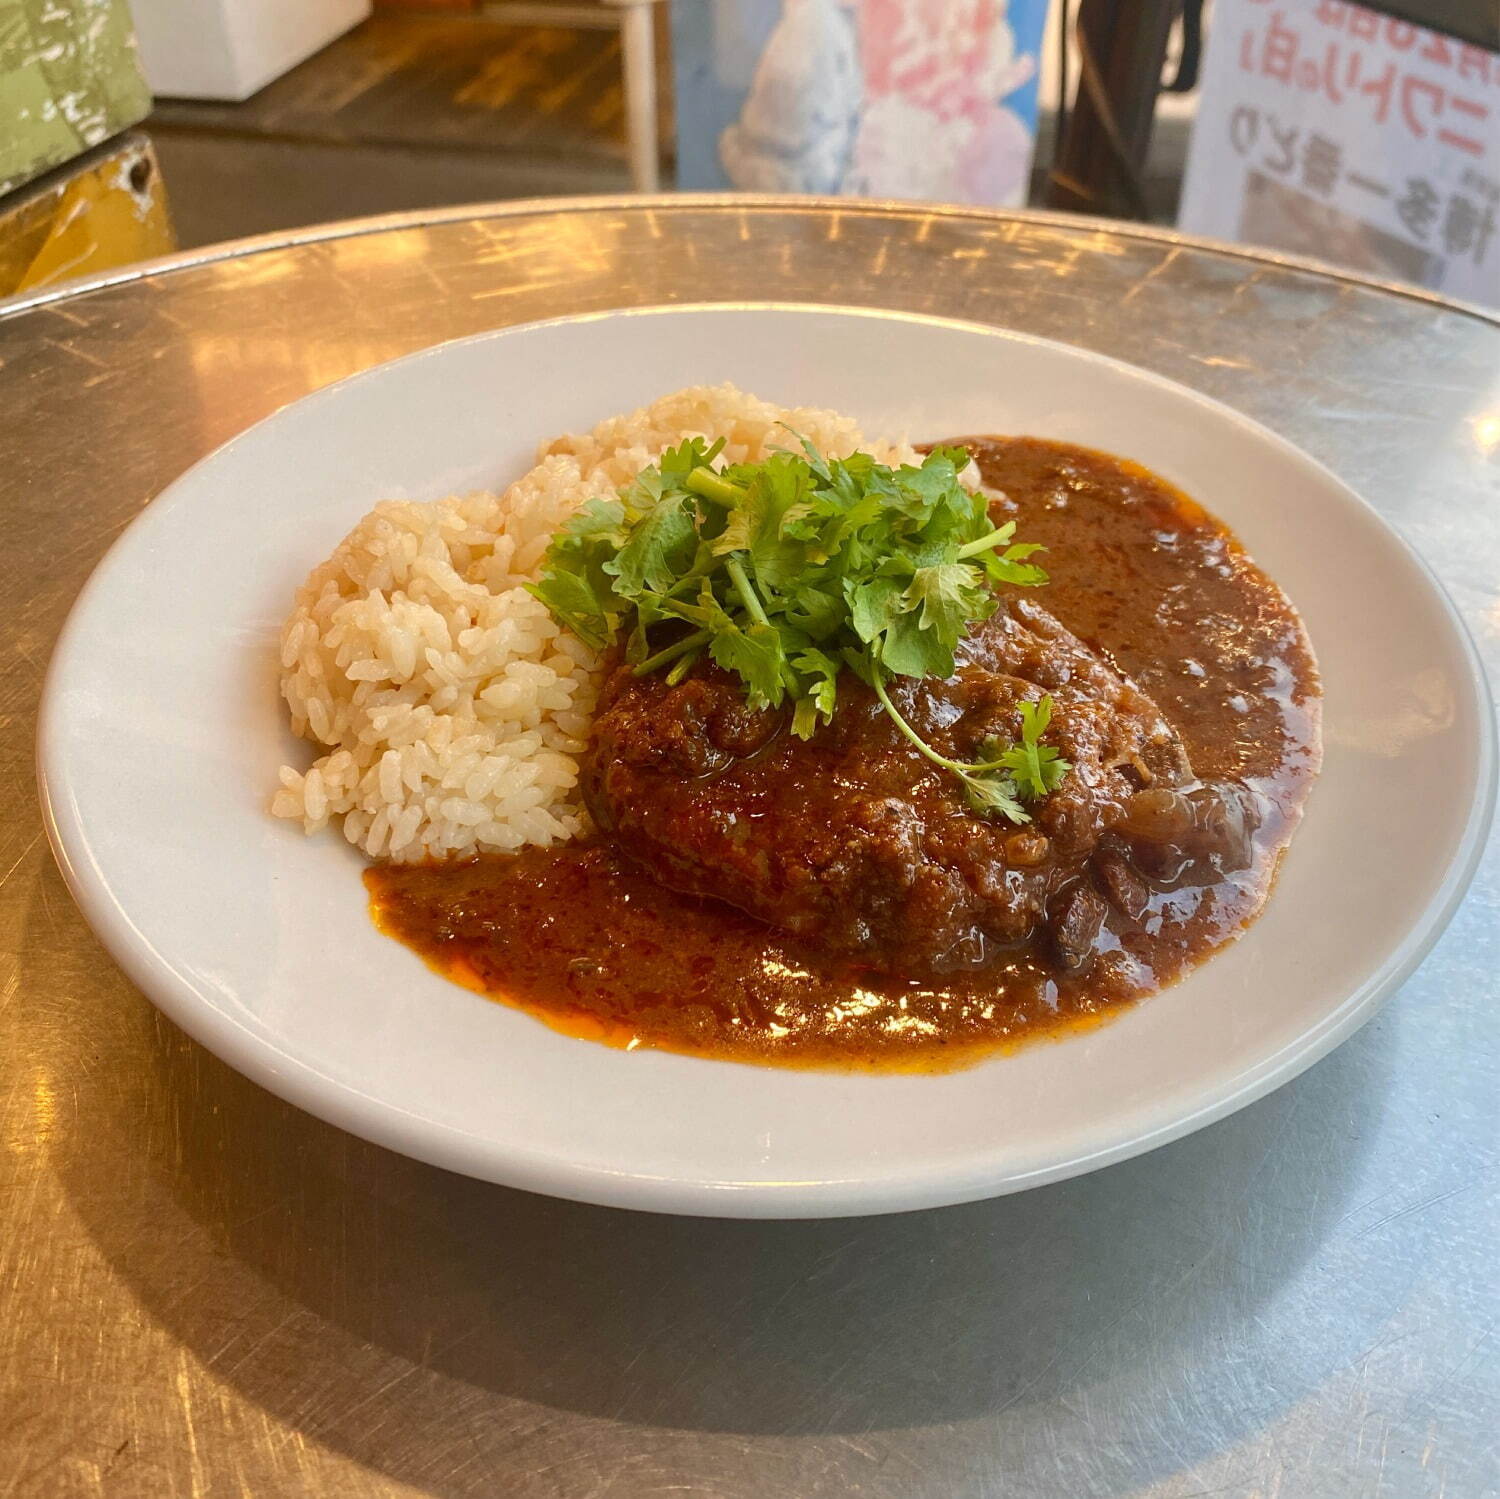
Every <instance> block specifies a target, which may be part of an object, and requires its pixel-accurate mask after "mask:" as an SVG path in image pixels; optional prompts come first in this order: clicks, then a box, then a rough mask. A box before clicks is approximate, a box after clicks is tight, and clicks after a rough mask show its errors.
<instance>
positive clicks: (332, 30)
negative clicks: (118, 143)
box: [130, 0, 370, 101]
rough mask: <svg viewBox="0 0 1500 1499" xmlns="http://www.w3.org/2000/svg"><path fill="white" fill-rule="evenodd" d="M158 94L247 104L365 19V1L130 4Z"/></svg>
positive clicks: (164, 0) (163, 0) (133, 0)
mask: <svg viewBox="0 0 1500 1499" xmlns="http://www.w3.org/2000/svg"><path fill="white" fill-rule="evenodd" d="M130 11H131V14H132V15H133V16H134V18H135V30H136V37H137V39H138V40H139V42H140V49H141V65H142V66H143V67H144V69H145V71H146V80H147V82H148V83H150V85H151V91H152V92H153V93H155V94H168V95H173V96H176V97H178V98H184V99H229V100H235V101H238V100H240V99H248V98H249V97H250V95H251V94H253V93H254V92H255V91H256V90H257V89H261V88H264V87H265V86H266V84H268V83H269V82H270V81H271V80H272V79H273V78H279V77H280V76H281V75H282V74H283V73H285V72H287V71H289V70H290V69H291V68H294V67H296V65H297V64H298V63H299V62H301V61H302V60H303V59H304V58H306V57H311V56H312V54H313V53H314V52H316V51H317V50H318V48H319V47H323V46H326V45H327V44H328V43H329V42H331V41H332V40H333V39H334V37H336V36H341V35H342V34H343V33H344V32H346V31H348V30H349V28H350V27H351V26H354V25H356V24H357V23H358V22H360V21H362V20H364V18H365V17H366V16H367V15H369V14H370V0H130Z"/></svg>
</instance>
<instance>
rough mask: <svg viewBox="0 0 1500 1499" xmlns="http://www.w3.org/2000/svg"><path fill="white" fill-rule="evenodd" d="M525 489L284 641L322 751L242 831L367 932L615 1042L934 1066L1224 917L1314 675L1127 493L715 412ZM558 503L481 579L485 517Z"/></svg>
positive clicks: (1294, 763) (291, 678) (1193, 529)
mask: <svg viewBox="0 0 1500 1499" xmlns="http://www.w3.org/2000/svg"><path fill="white" fill-rule="evenodd" d="M674 400H675V401H677V402H678V403H679V404H678V406H676V407H673V406H671V405H670V403H671V402H672V401H674ZM684 402H687V405H683V404H682V403H684ZM621 424H623V425H621ZM663 432H666V433H667V434H669V435H670V434H673V433H675V438H676V440H675V441H670V442H669V441H667V440H666V438H664V437H663ZM601 434H603V435H602V436H601ZM611 444H612V445H611ZM549 464H550V465H552V467H551V468H550V469H548V470H547V473H546V474H545V475H544V478H545V479H546V484H545V485H544V486H543V487H541V488H538V487H537V486H538V485H539V484H540V483H541V481H540V480H535V479H532V476H528V479H529V480H531V481H532V486H533V487H532V489H529V490H528V489H525V488H524V487H523V486H524V484H525V482H526V481H523V483H522V485H518V486H517V487H516V488H515V489H514V490H513V491H511V492H508V495H507V496H502V497H500V498H499V499H498V500H494V499H493V497H492V500H491V504H492V506H498V507H499V508H498V509H493V508H492V509H491V510H488V511H485V512H483V514H481V513H480V512H479V511H477V510H474V509H470V510H469V511H466V512H464V514H463V515H462V516H459V515H458V513H457V512H455V511H449V512H443V513H444V515H446V516H447V521H446V522H445V524H446V530H445V531H443V532H442V535H443V537H444V538H446V539H445V540H444V541H443V546H444V547H445V548H446V550H444V551H443V552H442V554H441V556H440V557H439V556H437V555H436V554H434V553H433V543H432V542H431V541H430V539H429V537H428V534H427V533H426V532H423V531H421V527H422V526H423V525H425V524H426V521H425V518H424V517H417V518H416V519H415V520H412V519H411V518H410V517H407V516H403V515H395V514H394V512H393V513H392V515H391V516H389V517H388V522H387V523H386V525H385V529H384V530H383V531H382V530H378V529H377V530H376V531H372V532H368V533H365V539H364V540H363V541H361V542H360V543H359V545H358V546H357V547H356V548H355V552H357V553H358V555H359V557H360V558H362V559H363V561H360V562H359V563H358V566H359V567H364V568H365V571H364V572H363V573H359V572H358V571H357V567H356V564H355V563H353V562H349V561H348V560H347V558H346V561H345V563H344V564H342V571H340V572H338V574H337V578H336V581H335V582H333V583H330V582H329V576H332V575H328V576H325V577H324V578H323V579H322V581H321V582H319V581H317V580H318V575H316V574H315V575H314V580H313V581H312V582H310V585H309V590H310V591H309V590H305V591H304V597H303V600H302V603H301V604H300V605H299V614H298V615H297V616H294V619H293V621H292V622H290V623H289V626H288V634H287V636H286V637H285V639H284V644H285V645H286V649H285V650H284V654H283V665H284V667H285V668H286V676H285V679H284V688H285V689H286V691H287V696H288V701H289V702H290V703H291V704H292V708H293V716H294V722H295V723H296V725H297V727H298V728H299V729H300V730H301V731H302V732H303V733H304V734H305V735H306V736H307V737H309V738H312V739H314V740H315V741H316V742H317V743H319V744H320V745H321V746H322V747H324V748H325V749H326V750H328V751H329V753H328V754H326V755H325V756H324V758H323V760H322V761H320V762H319V765H318V766H317V767H315V768H314V769H313V770H309V771H306V772H301V771H287V772H283V788H282V791H281V793H280V794H279V797H278V805H277V807H276V810H277V811H279V812H281V813H282V814H283V815H288V816H298V817H301V818H302V820H303V822H304V825H305V826H307V827H308V828H309V830H311V831H316V830H318V829H320V828H321V827H322V826H323V825H324V824H325V823H327V822H328V821H330V820H334V819H337V818H341V819H342V821H343V823H344V831H345V835H346V836H347V837H349V839H350V841H351V842H354V843H356V844H357V845H359V846H361V847H362V848H364V849H365V851H366V852H367V853H370V854H372V855H374V856H375V862H373V863H372V864H371V865H370V866H369V868H368V869H367V871H366V874H365V879H366V883H367V885H368V887H369V893H370V898H371V903H372V908H373V911H374V915H375V919H376V921H377V923H378V924H379V926H380V927H381V929H382V930H384V931H385V932H387V933H388V934H389V935H391V936H392V937H394V938H397V939H398V940H399V941H401V942H402V943H404V944H406V945H407V946H408V947H410V948H412V949H413V950H414V951H415V952H417V953H419V954H420V955H421V956H422V957H423V958H424V959H426V961H427V962H428V963H429V964H430V965H432V966H433V967H434V968H436V969H437V970H438V971H439V972H441V973H443V974H444V975H446V976H447V977H449V978H451V979H453V980H455V981H456V982H458V983H461V984H463V985H465V986H467V987H469V988H471V989H475V990H477V991H479V992H481V993H483V994H486V995H489V996H491V997H493V998H496V999H500V1000H504V1001H506V1002H507V1003H509V1004H511V1005H514V1006H518V1007H520V1008H522V1009H524V1010H527V1011H529V1012H530V1013H532V1014H533V1015H535V1016H537V1017H539V1018H540V1019H542V1020H544V1021H546V1022H547V1023H549V1024H551V1025H553V1026H555V1027H556V1028H558V1029H560V1030H563V1031H565V1032H568V1033H570V1034H573V1035H577V1036H585V1037H589V1038H592V1039H595V1040H599V1041H604V1042H607V1043H609V1044H613V1045H618V1046H625V1047H638V1046H647V1047H659V1048H666V1049H670V1050H674V1051H679V1052H686V1053H690V1054H693V1055H700V1056H707V1057H715V1058H727V1059H733V1060H737V1061H745V1062H761V1063H771V1064H777V1065H788V1066H814V1067H841V1068H856V1069H879V1070H918V1071H921V1070H942V1069H946V1068H950V1067H953V1066H959V1065H966V1064H969V1063H972V1062H974V1061H977V1060H980V1059H982V1058H984V1057H985V1056H988V1055H992V1054H994V1053H995V1052H997V1051H1001V1050H1004V1049H1007V1048H1009V1047H1011V1046H1013V1045H1015V1044H1017V1043H1018V1042H1021V1041H1023V1040H1030V1039H1034V1038H1036V1037H1039V1036H1043V1035H1054V1036H1055V1035H1060V1034H1065V1033H1067V1032H1068V1031H1071V1030H1075V1029H1077V1028H1079V1027H1081V1026H1087V1025H1091V1024H1095V1023H1097V1022H1098V1021H1100V1020H1101V1019H1103V1018H1107V1017H1108V1016H1110V1015H1111V1014H1113V1013H1117V1012H1119V1011H1120V1010H1121V1009H1122V1008H1123V1007H1125V1006H1126V1005H1128V1004H1129V1003H1130V1002H1131V1001H1134V1000H1138V999H1140V998H1142V997H1144V996H1146V995H1149V994H1151V993H1152V992H1154V991H1155V990H1158V989H1160V988H1161V987H1162V986H1163V985H1165V984H1168V983H1170V982H1172V981H1173V980H1174V979H1176V978H1178V977H1180V976H1181V975H1182V974H1183V973H1184V972H1185V971H1187V970H1188V969H1189V968H1191V967H1192V966H1193V965H1194V964H1196V963H1198V962H1201V961H1202V960H1203V959H1205V958H1206V957H1208V956H1209V955H1210V954H1211V953H1213V952H1214V951H1215V950H1216V949H1217V948H1219V947H1221V946H1222V945H1223V944H1224V943H1226V942H1227V941H1230V940H1231V939H1233V938H1234V937H1235V936H1237V935H1238V934H1239V933H1240V932H1241V931H1243V930H1244V928H1245V927H1246V926H1247V925H1248V924H1249V923H1250V922H1251V921H1252V920H1253V918H1254V917H1255V915H1256V913H1257V912H1258V911H1259V910H1260V908H1261V906H1262V904H1263V903H1264V901H1265V900H1266V898H1267V896H1268V895H1269V893H1270V890H1271V885H1272V882H1273V880H1274V877H1275V873H1276V868H1277V864H1278V861H1279V859H1280V858H1281V855H1282V853H1283V851H1284V850H1285V848H1286V846H1287V843H1288V841H1289V840H1290V838H1291V836H1292V833H1293V831H1294V829H1295V827H1296V824H1297V821H1298V818H1299V816H1300V810H1301V807H1302V804H1303V801H1304V799H1305V797H1306V795H1307V792H1308V790H1309V787H1310V785H1311V782H1312V779H1313V777H1314V776H1315V774H1316V771H1317V768H1318V762H1319V754H1320V750H1319V734H1318V683H1317V674H1316V668H1315V665H1314V661H1313V656H1312V652H1311V649H1310V647H1309V644H1308V641H1307V638H1306V635H1305V633H1304V631H1303V628H1302V626H1301V622H1300V620H1299V619H1298V616H1297V614H1296V611H1295V610H1294V609H1293V607H1292V605H1291V604H1290V603H1289V601H1288V600H1287V599H1286V597H1285V596H1284V595H1283V594H1282V593H1281V591H1280V590H1279V589H1278V588H1277V586H1276V585H1275V583H1274V582H1272V581H1271V580H1270V579H1269V578H1267V577H1266V576H1265V575H1264V574H1263V573H1262V572H1260V570H1259V569H1258V568H1257V567H1256V566H1255V564H1254V563H1253V562H1252V561H1251V560H1250V558H1249V557H1248V556H1247V555H1246V554H1245V552H1244V550H1243V548H1242V547H1241V546H1240V545H1239V543H1238V542H1237V541H1236V539H1235V538H1234V536H1233V535H1232V534H1231V533H1230V532H1229V531H1228V529H1227V528H1226V527H1225V526H1224V525H1222V524H1221V523H1220V522H1219V521H1217V520H1216V519H1215V518H1214V517H1213V516H1212V515H1210V514H1209V513H1208V512H1207V511H1206V510H1204V509H1203V508H1202V507H1201V506H1200V505H1198V504H1197V503H1195V502H1194V501H1193V500H1191V499H1189V498H1188V497H1187V496H1185V495H1182V494H1181V493H1179V492H1178V491H1176V490H1175V489H1173V488H1172V487H1171V486H1170V485H1169V484H1168V483H1166V482H1165V481H1164V480H1162V479H1160V478H1158V477H1157V476H1155V475H1153V474H1151V473H1149V472H1148V471H1146V470H1145V469H1143V468H1141V467H1139V466H1138V465H1136V464H1133V463H1131V462H1130V461H1128V460H1127V459H1124V458H1118V457H1115V456H1112V455H1109V454H1104V453H1099V452H1094V451H1091V450H1088V449H1085V448H1080V447H1075V446H1070V445H1067V444H1062V443H1057V442H1051V441H1047V440H1044V439H1040V438H1034V437H1025V436H992V435H980V436H975V435H960V436H957V437H952V438H944V439H942V440H941V441H937V442H932V443H930V444H929V445H927V446H926V448H925V450H924V451H921V452H917V451H913V450H911V449H908V448H902V447H899V446H896V445H891V444H876V443H866V442H864V441H863V439H862V437H860V435H859V434H857V432H855V431H854V429H853V428H852V424H848V423H847V422H844V421H843V419H840V418H836V417H834V416H833V415H832V414H831V413H820V412H808V411H792V412H783V411H781V410H780V409H779V408H769V407H766V406H765V405H764V403H757V402H754V401H753V399H752V398H749V397H743V396H741V395H740V394H739V393H738V392H734V391H732V390H730V389H729V388H723V389H721V390H718V391H708V392H703V391H694V392H679V393H678V394H677V396H676V397H672V398H666V400H665V401H664V402H662V403H658V404H657V406H655V407H652V408H646V410H645V411H644V412H641V413H635V414H634V416H633V417H632V418H620V419H617V422H616V424H615V425H614V426H613V427H611V426H610V424H605V426H604V427H602V428H601V429H598V430H597V431H596V432H595V433H594V434H591V435H590V437H588V438H586V439H570V440H565V441H563V442H561V443H559V444H553V445H550V447H549V448H547V449H544V450H543V454H542V455H541V461H540V465H539V470H537V471H533V472H534V474H536V473H539V472H540V471H541V470H542V469H545V468H546V466H547V465H549ZM565 490H566V491H568V495H567V498H566V499H565V500H561V501H559V502H558V504H557V505H556V506H555V507H554V508H553V509H551V510H549V509H547V508H546V506H545V505H543V506H541V508H540V510H538V513H537V514H535V515H534V516H533V519H534V520H536V521H537V523H538V525H539V526H540V527H541V529H542V531H543V532H544V534H543V536H542V540H541V543H540V544H539V545H536V546H532V547H531V548H530V550H529V551H528V549H527V546H526V545H525V544H524V543H523V542H522V541H520V540H517V542H516V544H515V545H514V546H513V547H512V548H511V549H510V551H509V552H506V553H505V556H504V560H503V564H497V563H496V561H495V557H496V555H497V554H498V553H499V552H502V551H504V548H503V546H498V545H497V546H495V547H490V548H486V546H485V545H484V543H483V539H482V537H483V533H484V530H485V528H486V527H489V528H491V529H492V530H493V531H494V533H495V534H496V535H500V534H501V533H502V531H503V530H504V527H505V526H506V525H511V526H512V529H513V530H514V529H515V526H514V515H515V514H516V513H518V507H523V506H524V505H526V504H528V503H532V502H533V501H534V500H535V497H536V496H537V495H544V496H551V495H552V494H553V493H554V492H556V493H559V494H561V493H562V492H563V491H565ZM441 503H442V504H447V505H452V504H454V503H455V502H441ZM408 508H410V507H408ZM533 510H537V504H533ZM497 516H498V517H499V519H498V520H497V519H496V517H497ZM393 526H394V527H395V528H396V529H395V530H393V529H392V527H393ZM403 526H404V527H406V530H405V531H402V530H401V527H403ZM463 528H467V529H463ZM356 534H357V535H358V534H360V533H356ZM409 534H418V535H419V540H418V541H417V542H415V543H413V542H411V541H410V540H409V539H408V535H409ZM393 536H395V537H397V538H398V540H397V541H393V540H391V538H392V537H393ZM517 536H519V532H517ZM458 537H467V538H468V539H467V540H462V541H455V540H454V538H458ZM353 540H354V538H351V542H352V541H353ZM349 545H350V544H349V543H346V547H348V546H349ZM361 548H362V550H361ZM377 554H378V555H379V562H378V565H377V564H376V563H373V562H371V561H370V559H371V558H373V557H376V556H377ZM351 555H352V554H351ZM392 556H395V557H396V558H397V559H398V560H397V563H396V564H394V565H393V564H391V562H390V558H391V557H392ZM402 559H404V560H402ZM429 563H430V565H428V564H429ZM393 566H394V571H393V570H392V568H393ZM372 568H374V569H375V570H374V571H371V569H372ZM403 569H404V570H403ZM497 569H498V570H497ZM450 575H451V576H450ZM443 589H446V590H447V591H446V592H440V590H443ZM480 591H485V596H484V597H480ZM455 600H461V602H455ZM495 600H498V601H499V603H495V602H494V601H495ZM413 601H415V603H413ZM502 605H503V611H502V613H501V614H498V615H487V614H486V613H485V610H486V609H491V610H493V609H499V608H501V606H502ZM418 609H423V610H428V611H429V612H430V613H431V615H432V618H431V619H430V620H429V619H428V617H427V615H426V614H420V615H419V613H418V612H415V611H417V610H418ZM403 610H404V611H405V612H404V613H403V612H402V611H403ZM361 611H362V612H361ZM381 611H385V612H381ZM504 611H508V612H504ZM398 626H399V629H398ZM413 630H415V631H416V637H417V639H418V645H417V646H415V647H412V648H410V649H408V646H407V643H406V636H408V635H410V634H411V633H412V631H413ZM382 631H384V633H382ZM506 631H509V632H510V636H507V637H506V638H507V639H509V638H511V637H512V636H513V637H514V638H515V640H516V641H518V642H519V644H518V645H517V646H516V648H515V650H514V651H513V653H512V655H511V656H510V657H507V658H506V659H504V660H499V661H497V660H496V659H489V658H486V659H480V655H479V653H481V652H482V651H484V650H486V649H489V648H490V647H491V645H492V643H493V640H494V639H495V638H496V637H497V632H499V633H500V634H504V632H506ZM528 631H530V632H531V633H530V634H528V633H527V632H528ZM402 632H404V633H402ZM423 641H426V642H428V643H426V644H423V643H421V642H423ZM403 656H405V657H406V659H403ZM460 657H461V658H462V659H461V660H460V659H459V658H460ZM450 658H452V659H450ZM424 660H425V661H426V662H427V666H426V667H424V666H423V665H422V662H423V661H424ZM466 665H472V666H473V671H472V675H471V677H470V678H467V679H466V678H464V676H463V675H462V669H463V668H464V667H465V666H466ZM523 668H524V670H523ZM528 671H529V673H530V675H528V674H527V673H528ZM424 672H426V673H428V675H426V676H424ZM547 673H551V674H552V675H551V677H550V678H549V677H548V676H547ZM334 677H339V678H340V679H341V680H340V681H338V682H336V683H334V684H333V688H332V689H330V687H329V682H330V679H331V678H334ZM343 678H347V679H348V681H347V683H346V682H344V681H343V680H342V679H343ZM517 683H520V684H523V686H524V690H523V686H517V685H516V684H517ZM349 684H353V685H352V687H351V688H350V691H349V692H347V693H345V695H344V696H343V697H340V696H339V693H340V692H343V691H344V688H345V687H346V686H348V685H349ZM512 689H514V690H512ZM319 693H321V694H322V696H321V698H319ZM528 693H529V694H530V695H529V696H528V695H527V694H528ZM518 703H520V704H522V706H521V707H517V704H518ZM497 705H499V706H497ZM299 708H300V711H299ZM507 713H508V714H510V715H511V716H510V717H509V718H507V717H505V716H504V715H505V714H507ZM424 715H425V716H424ZM454 715H457V717H456V718H454ZM466 715H467V716H466ZM455 723H456V725H457V726H456V727H455V726H454V725H455ZM534 766H539V767H540V768H538V769H536V770H535V772H534V773H533V769H532V768H533V767H534ZM455 767H457V768H456V769H455ZM314 777H316V779H315V780H312V784H311V785H309V780H310V779H312V778H314ZM518 830H519V831H518Z"/></svg>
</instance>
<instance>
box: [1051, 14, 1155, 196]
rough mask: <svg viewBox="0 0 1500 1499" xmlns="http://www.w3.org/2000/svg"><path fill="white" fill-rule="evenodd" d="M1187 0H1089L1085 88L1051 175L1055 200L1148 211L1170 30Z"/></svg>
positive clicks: (1083, 21)
mask: <svg viewBox="0 0 1500 1499" xmlns="http://www.w3.org/2000/svg"><path fill="white" fill-rule="evenodd" d="M1179 8H1180V0H1082V3H1081V4H1080V6H1079V9H1078V23H1077V31H1076V40H1077V44H1078V58H1079V66H1080V69H1081V77H1080V79H1079V85H1078V96H1077V98H1076V99H1075V100H1074V102H1073V107H1072V109H1071V110H1070V111H1069V113H1068V119H1067V128H1066V131H1065V133H1064V135H1063V137H1062V141H1061V144H1060V147H1059V150H1058V154H1057V161H1056V164H1055V165H1054V166H1053V169H1052V172H1051V173H1050V175H1049V178H1048V183H1047V205H1048V206H1049V207H1051V208H1064V209H1073V210H1075V211H1078V212H1083V213H1097V214H1104V215H1106V216H1108V217H1111V218H1135V219H1144V218H1147V217H1148V216H1149V215H1148V212H1147V208H1146V195H1145V190H1144V187H1143V185H1142V169H1143V168H1144V166H1145V162H1146V152H1147V149H1148V148H1149V146H1150V144H1151V125H1152V121H1153V119H1154V117H1155V114H1156V96H1157V94H1158V93H1159V92H1160V90H1161V72H1162V65H1163V63H1164V62H1165V60H1166V55H1167V37H1168V35H1169V34H1170V32H1171V29H1172V21H1173V18H1174V17H1175V16H1176V14H1177V12H1178V9H1179Z"/></svg>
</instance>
